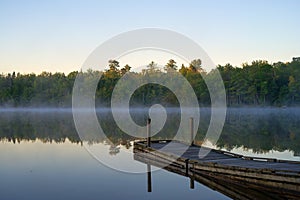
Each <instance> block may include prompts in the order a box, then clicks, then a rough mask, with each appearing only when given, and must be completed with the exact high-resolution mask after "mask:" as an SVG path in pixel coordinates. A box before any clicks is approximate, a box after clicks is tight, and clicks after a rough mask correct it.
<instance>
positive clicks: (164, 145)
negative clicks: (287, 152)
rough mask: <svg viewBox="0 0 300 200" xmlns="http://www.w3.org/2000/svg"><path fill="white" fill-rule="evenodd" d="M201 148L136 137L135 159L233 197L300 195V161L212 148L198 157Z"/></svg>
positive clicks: (272, 197) (262, 197) (268, 197)
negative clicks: (137, 139) (143, 139)
mask: <svg viewBox="0 0 300 200" xmlns="http://www.w3.org/2000/svg"><path fill="white" fill-rule="evenodd" d="M202 148H204V147H202ZM200 149H201V146H197V145H194V144H192V145H188V144H185V143H182V142H179V141H171V140H156V141H149V140H148V141H136V142H135V143H134V159H135V160H138V161H140V162H143V163H145V164H147V165H150V166H151V165H153V166H156V167H162V168H163V169H165V170H168V171H171V172H174V173H177V174H180V175H183V176H186V177H189V178H190V187H191V188H194V181H197V182H200V183H202V184H204V185H206V186H208V187H210V188H212V189H214V190H217V191H219V192H221V193H223V194H225V195H227V196H229V197H231V198H234V199H300V162H296V161H285V160H278V159H273V158H258V157H247V156H243V155H238V154H233V153H230V152H226V151H221V150H215V149H209V148H205V150H207V151H208V152H209V153H208V154H207V155H206V156H205V157H203V158H199V151H200ZM183 150H184V152H183ZM182 152H183V153H182ZM148 168H149V167H148ZM150 177H151V176H150ZM148 187H149V186H148Z"/></svg>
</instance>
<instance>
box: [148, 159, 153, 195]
mask: <svg viewBox="0 0 300 200" xmlns="http://www.w3.org/2000/svg"><path fill="white" fill-rule="evenodd" d="M147 179H148V180H147V181H148V184H147V185H148V192H152V181H151V165H150V164H147Z"/></svg>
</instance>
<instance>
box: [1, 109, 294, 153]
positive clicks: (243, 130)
mask: <svg viewBox="0 0 300 200" xmlns="http://www.w3.org/2000/svg"><path fill="white" fill-rule="evenodd" d="M131 115H132V118H133V120H134V121H135V122H136V123H137V124H139V125H145V124H146V119H147V117H148V115H147V111H146V109H145V110H143V111H137V112H132V113H131ZM98 116H99V118H101V121H100V125H101V127H102V129H103V131H104V132H105V135H106V137H107V138H102V137H96V139H93V138H87V140H84V141H86V142H88V143H89V144H94V143H103V142H104V141H109V142H108V145H110V146H111V152H116V153H117V149H115V147H118V146H119V145H122V146H125V147H126V148H130V147H131V143H130V142H131V141H132V140H134V139H137V138H133V137H132V136H129V135H128V134H126V133H124V132H123V131H122V130H120V129H119V128H118V127H117V125H116V123H115V122H114V121H113V117H112V114H111V112H109V111H107V112H99V113H98ZM179 122H180V112H179V111H172V112H169V113H168V118H167V121H166V124H165V126H164V127H163V129H162V130H161V131H160V132H159V133H158V134H157V135H155V136H154V137H153V139H173V138H174V136H175V134H176V133H177V130H178V127H179ZM209 122H210V112H209V109H202V110H201V119H200V126H199V129H198V133H197V135H196V143H198V144H201V142H202V140H203V138H204V136H205V133H206V131H207V127H208V124H209ZM299 124H300V110H299V109H258V110H255V109H246V108H245V109H229V110H228V112H227V117H226V122H225V125H224V129H223V132H222V134H221V137H220V139H219V141H218V143H217V146H218V147H219V148H226V149H227V150H231V149H233V148H236V147H243V148H245V149H252V150H253V151H254V152H258V153H262V152H267V151H270V150H272V149H273V150H278V151H284V150H292V151H294V152H295V155H299V154H300V126H299ZM0 127H1V129H0V138H1V140H2V141H3V140H5V141H9V142H13V143H19V142H20V141H34V140H36V139H39V140H41V141H42V142H56V143H63V142H65V140H66V139H68V140H70V141H71V142H73V143H77V144H80V143H81V139H80V138H79V136H78V134H77V132H76V129H75V127H74V122H73V117H72V113H71V112H70V111H68V112H67V111H66V112H59V111H57V112H55V111H51V112H2V113H1V115H0ZM187 132H188V131H187ZM145 135H146V133H145Z"/></svg>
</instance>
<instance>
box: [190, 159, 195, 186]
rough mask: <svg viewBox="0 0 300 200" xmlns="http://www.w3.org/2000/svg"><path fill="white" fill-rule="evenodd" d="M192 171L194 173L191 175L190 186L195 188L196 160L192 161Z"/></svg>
mask: <svg viewBox="0 0 300 200" xmlns="http://www.w3.org/2000/svg"><path fill="white" fill-rule="evenodd" d="M191 171H192V175H191V177H190V188H191V189H195V162H192V167H191Z"/></svg>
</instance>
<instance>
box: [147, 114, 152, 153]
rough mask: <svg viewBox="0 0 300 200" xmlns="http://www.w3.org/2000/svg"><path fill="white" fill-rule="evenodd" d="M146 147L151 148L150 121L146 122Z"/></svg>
mask: <svg viewBox="0 0 300 200" xmlns="http://www.w3.org/2000/svg"><path fill="white" fill-rule="evenodd" d="M147 147H151V119H150V118H148V120H147Z"/></svg>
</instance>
